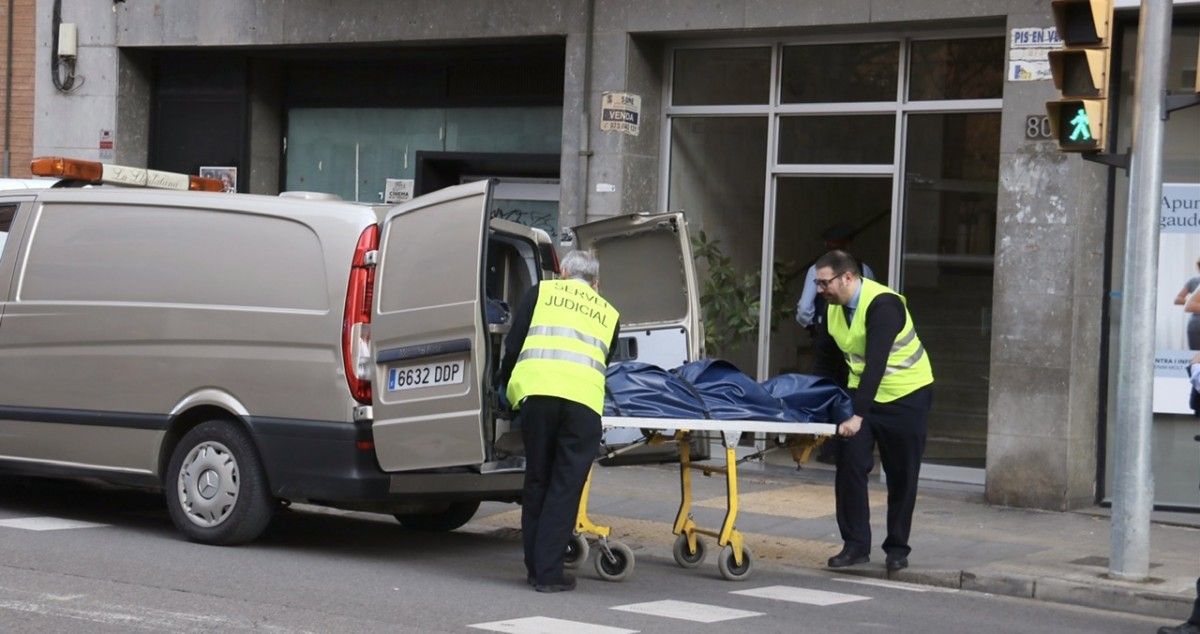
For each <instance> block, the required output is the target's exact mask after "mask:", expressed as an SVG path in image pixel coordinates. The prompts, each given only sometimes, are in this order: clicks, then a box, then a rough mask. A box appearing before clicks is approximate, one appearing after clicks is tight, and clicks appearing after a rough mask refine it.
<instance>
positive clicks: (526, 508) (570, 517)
mask: <svg viewBox="0 0 1200 634" xmlns="http://www.w3.org/2000/svg"><path fill="white" fill-rule="evenodd" d="M519 417H520V421H521V438H522V439H523V440H524V441H525V489H524V493H523V495H522V499H521V536H522V539H523V540H524V542H525V570H526V573H527V574H528V576H530V577H533V579H534V582H535V583H538V584H553V583H562V582H563V581H564V579H565V577H564V575H563V556H564V555H565V554H566V550H567V542H568V541H569V540H570V539H571V534H572V532H574V530H575V516H576V513H577V512H578V510H579V497H580V496H581V495H582V494H583V483H584V482H585V481H586V480H587V474H588V470H589V469H591V467H592V460H594V459H595V458H596V456H597V455H598V453H599V450H600V415H599V414H597V413H596V412H595V411H593V410H592V409H590V408H588V407H586V406H584V405H581V404H579V403H576V402H574V401H569V400H567V399H562V398H558V397H554V396H530V397H528V398H526V399H525V400H524V401H523V402H522V403H521V409H520V413H519Z"/></svg>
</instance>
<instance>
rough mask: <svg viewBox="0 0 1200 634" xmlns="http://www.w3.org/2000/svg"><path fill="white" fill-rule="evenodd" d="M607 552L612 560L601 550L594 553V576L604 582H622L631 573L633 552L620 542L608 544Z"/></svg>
mask: <svg viewBox="0 0 1200 634" xmlns="http://www.w3.org/2000/svg"><path fill="white" fill-rule="evenodd" d="M608 550H609V552H611V553H612V559H609V557H608V553H606V552H604V549H603V548H601V549H600V552H598V553H596V574H598V575H600V578H601V579H603V580H605V581H624V580H625V579H626V578H627V577H629V575H630V573H632V572H633V551H632V550H629V547H628V546H626V545H625V544H622V543H621V542H609V543H608Z"/></svg>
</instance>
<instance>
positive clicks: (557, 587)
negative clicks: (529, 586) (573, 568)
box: [533, 577, 575, 592]
mask: <svg viewBox="0 0 1200 634" xmlns="http://www.w3.org/2000/svg"><path fill="white" fill-rule="evenodd" d="M533 589H534V590H537V591H538V592H570V591H572V590H574V589H575V577H567V579H566V581H564V582H562V583H535V584H533Z"/></svg>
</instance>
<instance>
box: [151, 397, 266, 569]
mask: <svg viewBox="0 0 1200 634" xmlns="http://www.w3.org/2000/svg"><path fill="white" fill-rule="evenodd" d="M185 468H186V471H185ZM181 473H183V477H182V478H181V477H180V476H181ZM201 478H205V479H206V480H207V481H206V482H204V483H201V482H200V479H201ZM163 488H164V490H165V494H166V498H167V511H168V512H169V513H170V515H171V521H172V522H174V523H175V527H176V528H178V529H179V531H180V532H181V533H183V534H184V536H186V537H187V538H188V539H189V540H191V541H194V542H199V543H202V544H213V545H219V546H230V545H234V544H244V543H246V542H250V541H253V540H254V539H256V538H257V537H258V536H259V535H261V534H262V533H263V531H264V530H266V528H267V524H269V523H270V522H271V517H272V516H273V515H274V512H275V501H274V499H273V498H272V496H271V489H270V487H269V486H268V484H267V477H266V473H265V472H264V471H263V467H262V463H261V461H260V460H259V459H258V451H257V450H256V449H255V447H254V442H253V441H251V440H250V437H249V436H248V435H247V434H246V432H245V431H243V430H242V428H241V427H238V426H237V425H236V424H234V423H232V422H230V421H226V420H210V421H208V422H205V423H201V424H199V425H197V426H196V427H194V428H192V430H191V431H189V432H188V433H187V434H184V436H183V438H182V439H180V441H179V444H177V445H175V449H174V451H172V452H171V461H170V463H168V466H167V475H166V480H164V482H163ZM202 488H207V489H209V491H202V490H201V489H202ZM221 500H225V501H226V502H227V503H225V504H222V503H221V502H220V501H221ZM230 500H231V502H230Z"/></svg>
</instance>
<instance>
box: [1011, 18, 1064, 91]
mask: <svg viewBox="0 0 1200 634" xmlns="http://www.w3.org/2000/svg"><path fill="white" fill-rule="evenodd" d="M1061 46H1062V39H1060V38H1059V37H1058V30H1057V29H1055V28H1054V27H1052V26H1050V27H1028V28H1019V29H1012V30H1010V31H1009V38H1008V81H1041V80H1044V79H1052V77H1051V75H1050V59H1049V57H1048V56H1047V54H1048V53H1049V52H1050V51H1052V50H1054V49H1056V48H1059V47H1061Z"/></svg>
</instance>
